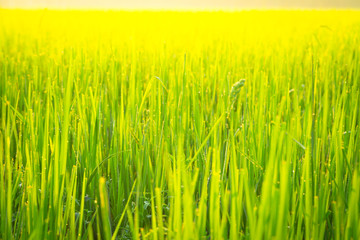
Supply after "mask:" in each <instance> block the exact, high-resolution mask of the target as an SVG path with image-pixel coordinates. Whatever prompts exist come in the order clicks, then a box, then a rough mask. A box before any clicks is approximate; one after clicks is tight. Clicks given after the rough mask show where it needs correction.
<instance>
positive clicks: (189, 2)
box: [0, 0, 360, 9]
mask: <svg viewBox="0 0 360 240" xmlns="http://www.w3.org/2000/svg"><path fill="white" fill-rule="evenodd" d="M0 7H11V8H101V9H111V8H116V9H242V8H360V0H0Z"/></svg>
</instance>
